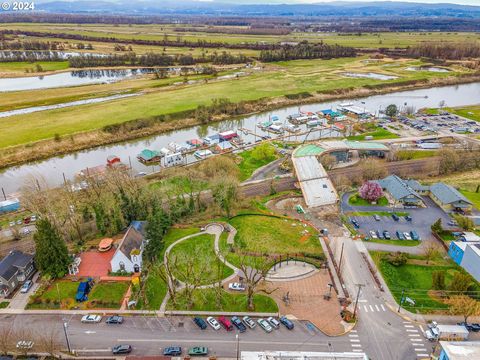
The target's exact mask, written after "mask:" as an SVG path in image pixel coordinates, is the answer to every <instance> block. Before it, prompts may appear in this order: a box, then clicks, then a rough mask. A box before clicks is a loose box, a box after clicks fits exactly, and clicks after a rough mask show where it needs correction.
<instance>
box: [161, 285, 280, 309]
mask: <svg viewBox="0 0 480 360" xmlns="http://www.w3.org/2000/svg"><path fill="white" fill-rule="evenodd" d="M220 296H221V300H220V304H218V302H217V295H216V291H215V290H214V289H199V290H196V291H195V292H194V295H193V298H194V305H193V308H192V309H191V310H194V311H231V312H243V311H248V309H247V297H246V295H243V294H231V293H228V292H226V291H223V290H221V292H220ZM254 303H255V310H254V311H255V312H277V311H278V306H277V304H276V302H275V300H273V299H272V298H270V297H268V296H265V295H261V294H256V295H255V296H254ZM219 305H220V306H219ZM167 309H169V310H173V309H175V310H188V307H187V300H186V298H185V296H182V294H179V298H178V299H177V306H176V307H175V308H174V306H173V304H172V302H171V301H169V303H168V305H167Z"/></svg>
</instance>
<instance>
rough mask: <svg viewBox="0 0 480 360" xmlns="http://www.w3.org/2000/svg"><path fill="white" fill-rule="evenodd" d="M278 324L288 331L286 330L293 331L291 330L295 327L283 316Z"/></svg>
mask: <svg viewBox="0 0 480 360" xmlns="http://www.w3.org/2000/svg"><path fill="white" fill-rule="evenodd" d="M280 322H281V323H282V324H283V325H285V327H286V328H287V329H288V330H293V328H294V327H295V325H294V324H293V322H291V321H290V320H289V319H287V318H286V317H285V316H282V317H281V318H280Z"/></svg>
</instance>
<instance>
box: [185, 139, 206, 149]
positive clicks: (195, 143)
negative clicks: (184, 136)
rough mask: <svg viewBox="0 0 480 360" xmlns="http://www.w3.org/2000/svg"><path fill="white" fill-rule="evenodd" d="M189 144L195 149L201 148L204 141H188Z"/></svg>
mask: <svg viewBox="0 0 480 360" xmlns="http://www.w3.org/2000/svg"><path fill="white" fill-rule="evenodd" d="M187 144H188V145H190V146H191V147H192V148H193V147H200V146H202V145H203V141H202V140H200V139H191V140H188V141H187Z"/></svg>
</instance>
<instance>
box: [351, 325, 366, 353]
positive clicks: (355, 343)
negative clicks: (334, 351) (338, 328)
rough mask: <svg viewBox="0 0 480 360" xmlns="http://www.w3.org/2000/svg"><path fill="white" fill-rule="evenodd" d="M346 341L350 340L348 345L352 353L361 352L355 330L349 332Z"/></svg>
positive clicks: (360, 345)
mask: <svg viewBox="0 0 480 360" xmlns="http://www.w3.org/2000/svg"><path fill="white" fill-rule="evenodd" d="M348 339H349V340H350V345H351V346H352V352H358V353H361V352H363V349H362V344H361V343H360V339H359V337H358V334H357V330H352V331H350V334H348Z"/></svg>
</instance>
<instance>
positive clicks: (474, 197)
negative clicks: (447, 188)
mask: <svg viewBox="0 0 480 360" xmlns="http://www.w3.org/2000/svg"><path fill="white" fill-rule="evenodd" d="M460 192H461V193H462V194H463V195H464V196H465V197H466V198H467V199H468V200H470V201H471V202H472V204H473V206H475V207H476V208H477V209H478V210H480V193H478V192H474V191H467V190H460Z"/></svg>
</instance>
